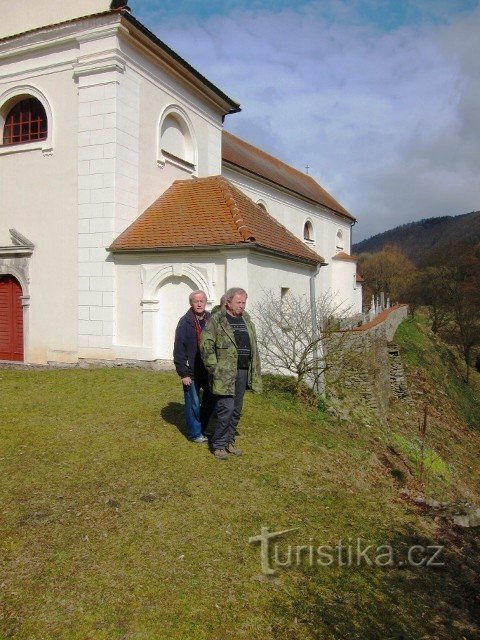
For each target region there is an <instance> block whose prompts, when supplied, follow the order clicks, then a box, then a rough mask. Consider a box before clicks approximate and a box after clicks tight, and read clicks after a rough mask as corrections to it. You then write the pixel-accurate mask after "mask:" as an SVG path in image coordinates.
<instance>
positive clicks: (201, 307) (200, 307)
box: [190, 293, 207, 316]
mask: <svg viewBox="0 0 480 640" xmlns="http://www.w3.org/2000/svg"><path fill="white" fill-rule="evenodd" d="M206 304H207V297H206V295H205V294H204V293H196V294H195V295H194V296H193V298H192V302H191V303H190V305H191V307H192V309H193V313H195V314H196V315H197V316H201V315H203V312H204V311H205V305H206Z"/></svg>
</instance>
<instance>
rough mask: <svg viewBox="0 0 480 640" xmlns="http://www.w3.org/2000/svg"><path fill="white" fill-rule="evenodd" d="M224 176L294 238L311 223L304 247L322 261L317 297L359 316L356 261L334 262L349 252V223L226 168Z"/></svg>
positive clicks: (284, 191) (322, 208)
mask: <svg viewBox="0 0 480 640" xmlns="http://www.w3.org/2000/svg"><path fill="white" fill-rule="evenodd" d="M223 175H224V176H225V178H227V179H228V180H230V182H232V183H233V184H235V185H236V186H237V187H238V188H239V189H241V190H242V191H243V192H244V193H246V194H247V195H248V196H249V197H250V198H251V199H252V200H253V201H254V202H256V203H257V204H261V205H262V206H263V207H265V209H266V210H267V211H268V213H270V215H272V216H274V217H275V218H276V219H277V220H278V221H279V222H281V223H282V224H283V225H284V226H285V227H286V228H287V229H288V230H289V231H291V232H292V233H293V234H294V235H295V236H297V238H300V239H303V236H304V226H305V223H307V221H308V222H310V224H311V229H312V239H311V240H309V241H308V242H307V244H308V246H310V247H311V248H312V249H313V250H314V251H315V252H316V253H318V254H320V255H321V256H323V258H324V260H325V265H324V266H323V267H322V268H321V270H320V273H319V275H318V276H317V278H316V291H317V295H319V296H320V295H322V294H324V293H327V292H328V293H329V295H330V296H331V297H332V299H333V300H335V306H338V307H339V308H343V309H344V310H350V311H351V313H352V314H355V313H359V312H360V311H361V308H362V307H361V300H360V304H359V300H358V291H357V286H356V281H355V276H356V264H355V261H353V260H352V261H351V262H341V261H338V260H333V258H334V256H335V255H337V254H338V253H340V252H350V242H351V226H352V223H351V222H350V221H349V220H347V219H346V218H345V217H344V216H341V215H340V214H336V213H334V212H333V211H331V210H330V209H327V207H324V206H322V205H320V204H313V203H312V202H309V201H308V200H307V199H306V198H302V197H301V196H295V195H293V194H291V193H289V192H288V191H287V190H286V189H283V190H282V188H281V187H278V186H275V185H272V184H271V183H268V182H267V181H266V180H261V179H259V178H255V177H253V176H252V175H249V174H248V173H247V172H245V171H242V170H239V169H236V168H233V167H231V166H228V167H224V169H223Z"/></svg>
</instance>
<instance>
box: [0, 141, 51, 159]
mask: <svg viewBox="0 0 480 640" xmlns="http://www.w3.org/2000/svg"><path fill="white" fill-rule="evenodd" d="M45 143H47V144H45ZM38 150H40V151H41V152H42V153H43V155H44V156H51V155H52V154H53V147H52V146H51V145H50V144H49V143H48V141H47V140H39V141H38V142H23V143H21V144H5V145H0V156H4V155H5V156H6V155H9V154H11V153H25V152H27V151H38Z"/></svg>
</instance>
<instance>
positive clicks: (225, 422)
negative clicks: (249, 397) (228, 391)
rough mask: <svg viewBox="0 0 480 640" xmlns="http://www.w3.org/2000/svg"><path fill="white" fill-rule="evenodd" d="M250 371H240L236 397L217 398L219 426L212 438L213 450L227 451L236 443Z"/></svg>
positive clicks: (236, 385) (238, 371) (236, 384)
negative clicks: (227, 447)
mask: <svg viewBox="0 0 480 640" xmlns="http://www.w3.org/2000/svg"><path fill="white" fill-rule="evenodd" d="M247 380H248V369H238V370H237V378H236V380H235V395H234V396H216V398H217V426H216V428H215V433H214V434H213V437H212V448H213V449H225V446H226V445H227V444H231V443H233V442H235V430H236V428H237V424H238V421H239V420H240V415H241V413H242V406H243V396H244V395H245V390H246V388H247Z"/></svg>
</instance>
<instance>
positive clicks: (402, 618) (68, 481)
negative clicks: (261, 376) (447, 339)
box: [0, 319, 480, 640]
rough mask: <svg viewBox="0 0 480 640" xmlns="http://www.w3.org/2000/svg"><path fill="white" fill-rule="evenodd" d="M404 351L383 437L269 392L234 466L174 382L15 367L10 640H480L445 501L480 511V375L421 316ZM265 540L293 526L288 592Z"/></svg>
mask: <svg viewBox="0 0 480 640" xmlns="http://www.w3.org/2000/svg"><path fill="white" fill-rule="evenodd" d="M395 341H396V342H397V344H398V345H399V346H400V349H401V352H402V354H403V359H404V365H405V367H406V373H407V375H408V381H409V386H410V391H411V395H412V398H413V400H412V401H408V402H407V401H406V400H397V401H395V402H393V403H392V406H391V412H390V418H389V420H388V423H386V422H384V421H380V420H378V419H377V418H376V416H375V414H374V413H373V412H372V410H370V409H369V408H368V406H366V405H364V404H363V403H362V400H361V397H360V396H359V395H357V392H356V390H355V389H350V390H349V391H348V392H347V393H346V395H345V396H344V397H341V396H338V397H337V398H336V400H331V401H328V402H327V403H326V404H324V403H320V404H319V405H318V406H315V405H313V406H310V407H309V406H306V405H303V404H299V403H298V401H296V400H295V399H294V398H293V397H292V396H291V395H290V394H289V392H288V389H289V383H288V380H285V379H279V378H272V377H269V378H266V380H265V382H266V385H265V386H266V391H265V393H264V394H263V395H261V396H253V395H250V394H248V395H247V396H246V403H245V409H244V414H243V417H242V420H241V422H240V431H241V435H240V438H239V444H240V446H241V447H242V449H243V450H244V452H245V455H244V456H243V457H242V458H238V459H229V460H228V461H227V462H226V463H219V462H217V461H215V460H214V459H213V457H212V456H211V454H209V452H208V450H207V448H206V447H203V446H201V445H193V444H191V443H189V442H188V441H187V440H186V439H185V437H184V435H183V429H184V420H183V407H182V402H183V398H182V391H181V387H180V384H179V381H178V377H177V376H176V375H175V374H173V373H161V372H154V371H147V370H138V369H137V370H135V369H119V368H115V369H96V370H83V369H76V370H75V369H73V370H28V371H23V370H14V369H0V385H1V388H2V421H1V424H0V438H1V441H2V453H1V457H0V459H1V477H0V480H1V483H0V504H1V505H2V508H1V510H0V639H1V640H6V639H7V638H15V639H16V640H27V639H28V640H31V639H34V638H42V639H43V640H58V639H60V638H61V640H85V638H89V639H90V640H137V639H138V640H140V639H142V640H158V639H159V638H161V639H162V640H190V639H191V640H220V639H221V640H287V639H288V640H320V639H322V640H462V639H463V640H478V638H479V637H480V623H479V620H480V585H479V582H478V566H479V558H480V543H479V537H478V531H479V529H463V528H461V527H456V526H455V525H453V524H452V522H451V521H450V520H449V519H448V518H447V516H446V507H445V508H444V507H443V505H441V504H440V503H449V504H451V505H454V504H457V503H459V502H465V501H468V502H469V503H473V504H477V505H479V506H480V476H479V466H478V451H479V448H480V426H479V425H480V402H479V399H478V398H479V396H478V390H479V389H480V376H479V375H478V374H477V373H476V372H474V374H473V380H472V387H466V386H465V385H464V384H463V383H461V382H460V380H459V377H458V375H457V370H456V366H457V360H456V355H455V354H454V352H452V351H450V350H449V349H448V347H446V345H444V344H443V343H441V342H439V341H438V339H437V338H436V337H435V336H433V335H432V334H431V333H430V332H429V331H428V330H427V329H426V327H425V325H424V323H423V322H422V321H421V319H420V321H412V320H408V321H405V322H404V323H402V325H400V327H399V330H398V331H397V334H396V336H395ZM476 394H477V395H476ZM425 406H427V407H428V411H429V414H428V429H427V433H426V437H425V438H424V441H422V439H421V438H419V431H418V418H419V416H420V415H422V412H423V410H424V407H425ZM419 461H422V462H423V463H424V475H423V480H422V479H420V478H419ZM425 497H426V498H430V499H435V500H436V501H438V503H434V502H428V503H425V502H424V501H422V500H421V499H420V498H425ZM437 504H438V507H437V506H436V505H437ZM429 505H433V506H431V507H429ZM261 527H268V528H269V529H270V531H272V532H273V531H282V530H286V529H295V530H294V531H291V532H290V533H289V534H286V535H285V536H279V537H278V538H277V539H275V545H277V546H276V549H273V548H272V547H273V546H274V545H273V544H272V545H271V549H270V551H271V554H270V564H271V566H274V567H275V570H276V572H277V575H276V576H274V577H273V578H268V577H267V576H265V575H264V574H263V573H262V571H261V556H260V548H259V546H258V545H253V544H250V543H249V539H250V538H251V537H255V536H258V535H259V534H260V531H261ZM412 545H417V546H416V547H415V548H414V547H413V546H412ZM418 545H419V546H418ZM367 547H370V549H369V551H368V552H367V553H366V555H364V556H362V557H359V556H358V551H359V550H360V551H364V550H365V549H366V548H367ZM433 547H441V548H442V550H441V555H440V557H439V561H441V562H443V563H444V564H442V565H441V566H426V564H425V562H423V563H422V562H421V560H422V559H423V556H422V554H426V555H425V559H426V558H427V557H428V558H431V556H432V555H433V549H432V548H433ZM387 548H388V549H390V550H391V552H392V557H391V560H392V561H391V562H390V563H386V562H385V561H386V559H387V560H388V559H389V558H386V557H385V552H386V549H387ZM411 549H414V551H415V553H414V555H409V550H411ZM382 552H383V556H381V553H382ZM362 558H363V559H362ZM367 558H368V560H369V561H370V562H369V561H367Z"/></svg>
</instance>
